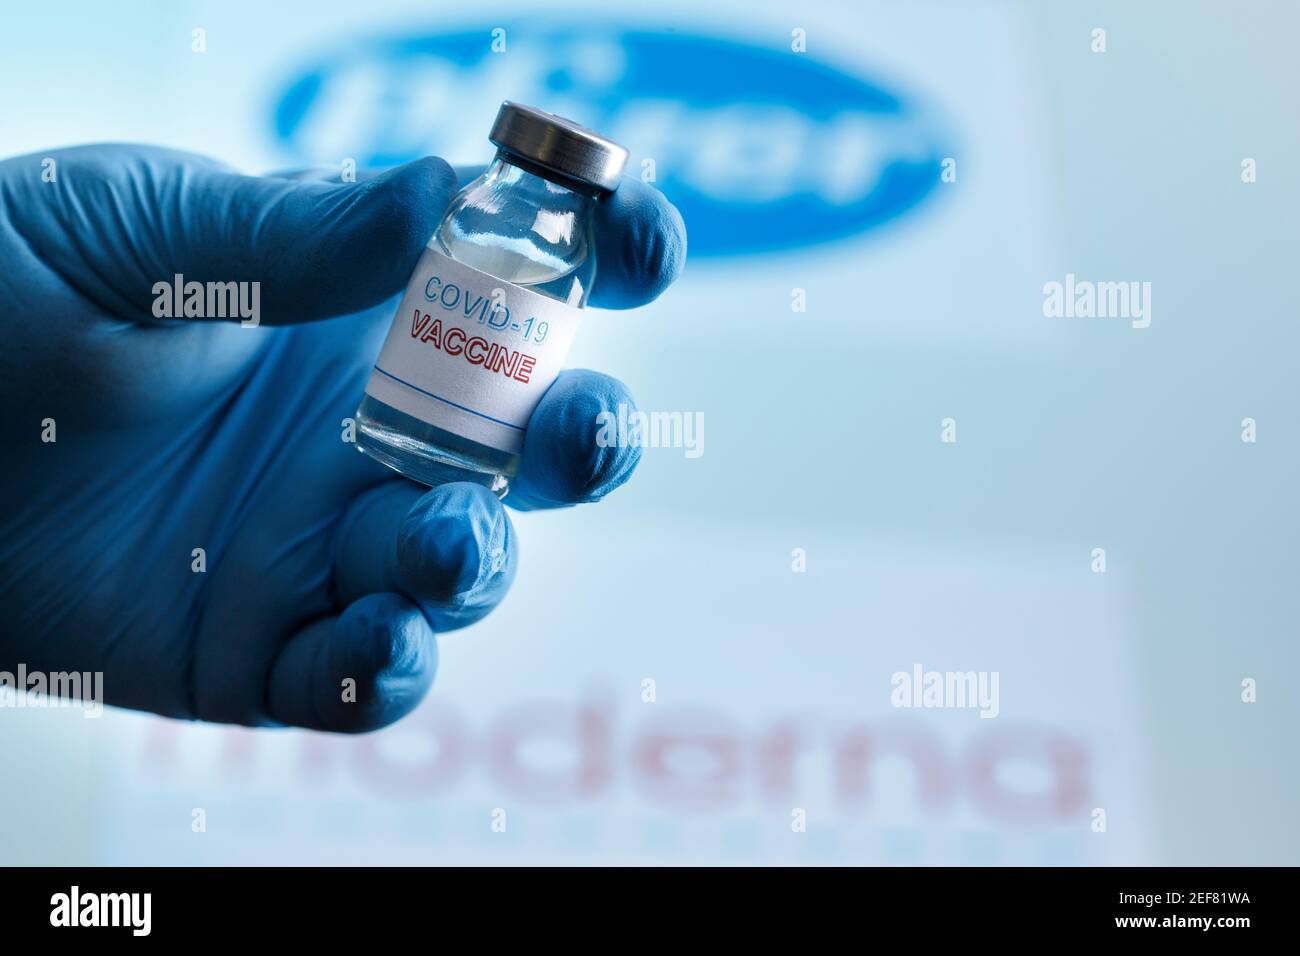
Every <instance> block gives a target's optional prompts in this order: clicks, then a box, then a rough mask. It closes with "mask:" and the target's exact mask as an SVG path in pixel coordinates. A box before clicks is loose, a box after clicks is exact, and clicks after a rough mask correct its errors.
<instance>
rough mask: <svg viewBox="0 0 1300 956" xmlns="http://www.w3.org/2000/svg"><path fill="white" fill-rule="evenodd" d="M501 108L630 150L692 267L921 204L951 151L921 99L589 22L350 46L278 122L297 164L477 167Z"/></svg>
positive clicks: (797, 242)
mask: <svg viewBox="0 0 1300 956" xmlns="http://www.w3.org/2000/svg"><path fill="white" fill-rule="evenodd" d="M494 29H496V31H497V32H496V33H495V34H494V32H493V31H494ZM504 99H513V100H518V101H520V102H524V103H529V104H532V105H536V106H539V107H541V108H543V109H546V110H550V111H551V112H554V113H558V114H560V115H563V116H568V117H571V118H572V119H575V120H577V121H579V122H581V123H584V124H586V125H588V126H591V127H592V128H594V129H597V130H599V131H601V132H602V133H604V134H606V135H608V136H610V137H611V138H613V139H614V140H616V141H618V142H621V143H623V144H624V145H626V146H627V147H628V148H629V149H630V150H631V151H632V159H631V161H630V164H629V168H628V171H629V174H631V175H645V176H647V177H650V176H653V181H654V183H655V185H656V186H658V187H659V188H660V189H662V190H663V191H664V192H665V193H666V194H667V195H668V196H669V198H671V199H672V201H673V202H674V203H676V204H677V206H678V208H679V209H680V210H681V212H682V215H683V216H684V217H685V219H686V222H687V223H688V224H689V226H690V236H691V256H692V258H698V257H701V256H727V255H739V254H744V253H750V252H761V251H767V250H775V249H788V248H793V247H799V246H807V245H812V244H814V243H819V242H825V241H828V240H831V239H836V238H840V237H843V236H849V235H853V234H856V233H860V232H863V231H866V230H869V229H872V228H874V227H876V226H878V225H880V224H882V223H884V222H887V221H889V220H891V219H894V218H896V217H898V216H900V215H902V214H904V213H905V212H907V211H908V210H909V209H912V208H913V207H915V206H916V205H917V204H918V203H919V202H921V201H922V200H923V199H924V198H925V197H926V196H927V195H928V194H929V193H930V192H931V190H932V189H934V187H935V185H936V184H937V183H938V182H939V175H940V172H941V168H942V161H943V158H944V157H945V156H946V155H950V154H951V147H947V148H945V145H946V144H945V140H944V138H943V137H942V136H941V135H940V132H939V131H938V130H937V129H936V128H935V126H934V124H933V123H932V122H931V121H930V120H929V119H928V114H927V113H926V112H925V111H924V110H922V109H921V108H920V107H919V106H918V105H916V104H913V103H911V102H909V101H908V100H907V99H905V98H904V97H903V96H901V95H900V94H898V93H894V92H891V91H889V90H886V89H884V88H882V87H880V86H878V85H875V84H874V83H872V82H869V81H868V80H866V79H864V78H861V77H857V76H850V75H847V74H845V73H844V72H842V71H840V70H837V69H834V68H832V67H830V66H828V65H826V64H824V63H819V62H818V61H817V60H815V59H813V58H812V57H811V55H809V54H806V53H794V52H792V51H790V50H789V49H780V48H771V49H769V48H764V47H758V46H751V45H746V44H742V43H738V42H735V41H732V40H726V39H722V38H718V37H707V36H697V35H688V34H684V33H649V32H640V31H636V30H625V29H620V28H618V27H614V26H603V27H602V26H598V25H597V26H584V27H581V28H571V27H565V28H537V27H533V28H528V29H525V28H522V27H520V28H513V27H507V28H505V31H504V32H502V30H501V29H500V28H494V27H492V26H484V27H482V28H481V29H475V30H464V31H458V32H454V33H439V34H434V35H429V36H409V37H393V38H388V39H383V38H381V39H372V40H366V41H356V42H352V43H350V44H347V45H344V46H341V47H340V48H339V49H337V50H336V51H334V52H333V53H331V54H329V55H327V56H324V57H323V58H321V59H320V60H319V61H318V62H317V63H316V64H315V65H314V66H312V67H310V68H309V69H308V70H307V71H306V72H305V73H303V74H302V75H301V76H300V77H299V78H298V79H297V80H295V81H294V82H293V83H291V84H290V85H289V87H288V88H287V89H286V90H285V91H284V93H283V95H282V96H281V97H280V98H279V100H278V102H277V103H276V106H275V112H274V126H275V133H276V136H277V137H278V138H279V139H280V141H281V142H282V143H283V144H285V145H286V146H287V147H288V149H289V150H290V151H291V152H292V153H293V154H294V155H295V156H296V157H297V159H298V160H299V161H300V162H304V163H324V164H330V165H334V164H338V163H339V162H341V161H343V160H344V159H346V158H351V159H354V160H356V162H357V163H358V164H360V165H371V166H383V165H391V164H395V163H401V162H406V161H408V160H411V159H415V158H417V157H419V156H423V155H428V154H430V153H433V154H437V155H439V156H443V157H445V158H446V159H448V160H450V161H451V162H453V163H475V162H483V161H486V159H487V158H488V157H489V155H490V149H491V147H490V146H488V144H487V127H488V124H489V123H490V122H491V119H492V117H493V116H494V115H495V114H496V109H497V106H498V105H499V104H500V102H501V101H502V100H504Z"/></svg>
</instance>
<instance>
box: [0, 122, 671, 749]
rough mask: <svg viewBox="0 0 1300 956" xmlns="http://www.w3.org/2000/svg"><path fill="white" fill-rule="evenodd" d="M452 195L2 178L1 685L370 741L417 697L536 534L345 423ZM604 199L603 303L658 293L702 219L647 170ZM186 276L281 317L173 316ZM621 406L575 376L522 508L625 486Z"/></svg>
mask: <svg viewBox="0 0 1300 956" xmlns="http://www.w3.org/2000/svg"><path fill="white" fill-rule="evenodd" d="M47 159H52V160H54V165H53V166H51V165H50V164H49V163H48V162H43V161H44V160H47ZM50 170H52V171H53V177H52V181H46V180H47V179H50V178H51V177H50V175H49V171H50ZM43 173H44V174H45V175H43ZM454 191H455V175H454V173H453V172H452V170H451V169H450V168H449V167H448V166H447V165H446V164H445V163H444V162H442V161H441V160H439V159H434V158H428V159H423V160H420V161H418V162H414V163H411V164H409V165H406V166H402V167H400V168H397V169H393V170H390V171H388V172H385V173H382V174H380V175H377V176H374V177H372V178H368V179H365V180H364V181H361V182H356V183H340V182H338V180H337V176H335V177H334V182H332V183H331V182H327V181H325V180H324V179H322V178H315V179H314V178H312V177H310V176H274V177H249V176H242V175H238V174H236V173H234V172H231V171H230V170H229V169H227V168H225V167H223V166H221V165H219V164H218V163H216V162H214V161H212V160H209V159H205V158H203V157H200V156H194V155H190V154H186V153H180V152H175V151H171V150H165V149H157V148H150V147H139V146H121V145H112V146H88V147H78V148H75V149H67V150H58V151H54V152H50V153H48V154H45V155H33V156H24V157H19V158H16V159H10V160H7V161H4V162H0V334H2V336H3V342H4V346H5V347H4V349H3V350H0V399H2V400H3V405H4V408H3V413H0V438H2V439H3V447H4V458H5V465H4V472H3V477H0V481H3V494H4V511H3V515H2V517H0V670H7V671H10V672H14V671H15V670H16V667H17V665H18V664H19V663H20V662H21V663H24V664H25V665H26V666H27V669H28V671H29V672H31V671H42V672H45V673H47V674H48V673H53V672H59V671H80V672H87V671H90V672H93V671H102V672H103V673H104V684H103V686H104V697H105V701H106V702H107V703H110V704H116V705H119V706H123V707H132V708H138V709H141V710H149V711H153V712H156V713H159V714H165V715H168V716H173V717H186V718H199V719H203V720H213V721H226V722H232V723H239V724H247V725H282V724H287V725H297V726H302V727H311V728H316V729H322V730H334V731H365V730H371V729H374V728H378V727H381V726H384V725H385V724H388V723H391V722H392V721H394V720H396V719H397V718H399V717H401V716H402V715H404V714H406V713H407V712H408V711H410V710H411V709H412V708H413V707H415V705H416V704H418V703H419V701H420V699H421V698H422V697H423V696H424V694H425V693H426V691H427V690H428V688H429V686H430V684H431V683H432V680H433V674H434V670H435V666H436V659H437V649H436V644H435V640H434V633H435V631H438V630H447V629H451V628H457V627H463V626H465V625H466V624H469V623H472V622H473V621H476V620H478V619H480V618H481V617H483V616H484V615H485V614H487V613H488V612H489V611H490V610H491V609H492V608H493V607H494V606H495V605H496V604H497V603H498V602H499V601H500V600H501V599H502V597H503V596H504V595H505V593H506V590H507V588H508V587H509V585H510V582H511V581H512V579H513V578H514V575H515V570H516V563H517V561H516V547H515V532H514V530H513V529H512V527H511V523H510V519H509V517H508V516H507V514H506V511H505V509H504V508H503V507H502V505H501V503H500V502H499V501H498V500H497V499H496V498H495V497H494V496H493V495H492V494H491V493H489V492H488V491H486V490H485V489H483V488H481V487H479V486H477V485H473V484H468V483H457V484H449V485H444V486H442V487H439V488H435V489H433V490H429V489H426V488H423V487H421V486H418V485H416V484H413V483H411V482H408V481H406V480H405V479H403V478H400V477H399V476H397V475H396V474H395V473H393V472H391V471H389V470H387V469H386V468H384V467H383V466H381V465H379V464H378V463H376V462H375V461H373V460H371V459H370V458H369V457H368V456H366V455H362V454H359V453H358V452H357V450H356V446H355V445H354V444H350V443H347V442H345V441H344V440H343V434H344V424H343V420H344V419H346V418H350V417H351V416H352V415H353V414H354V412H355V410H356V406H357V403H358V400H359V399H360V397H361V394H362V391H363V388H364V385H365V381H366V378H367V376H368V374H369V372H370V369H371V366H372V365H373V364H374V360H375V356H376V355H377V354H378V351H379V347H380V345H381V344H382V342H383V338H384V335H385V334H386V332H387V329H388V326H389V323H390V321H391V319H392V315H393V311H394V309H395V307H396V296H397V294H398V293H400V292H401V290H402V289H403V287H404V286H405V283H406V281H407V279H408V277H409V275H410V273H411V270H412V269H413V267H414V265H415V262H416V260H417V258H418V257H419V255H420V252H421V250H422V249H423V247H424V245H425V243H426V242H427V241H428V238H429V236H431V235H432V234H433V231H434V229H435V227H436V226H437V224H438V221H439V219H440V217H441V215H442V213H443V211H444V209H445V207H446V205H447V203H448V201H449V199H450V197H451V195H452V194H453V193H454ZM598 208H599V212H598V219H597V223H596V227H595V228H596V234H597V237H598V243H599V245H598V256H599V263H600V268H599V270H598V278H597V282H596V285H595V287H594V289H593V292H592V296H591V303H592V304H593V305H596V306H606V307H610V308H627V307H632V306H636V305H640V304H642V303H645V302H649V301H650V300H652V299H654V298H655V297H656V296H657V295H658V294H659V293H660V292H661V291H662V290H663V289H664V288H665V287H666V286H667V285H668V284H669V283H670V282H671V281H672V280H673V279H674V278H675V277H676V276H677V274H678V272H679V271H680V269H681V265H682V260H683V257H684V255H685V234H684V231H683V227H682V222H681V218H680V216H679V215H678V214H677V211H676V210H675V209H674V208H673V207H672V206H671V205H669V204H668V203H667V201H666V200H664V199H663V198H662V197H661V196H660V195H659V194H658V193H657V192H655V191H654V190H652V189H650V188H649V187H647V186H644V185H643V184H642V183H640V182H639V181H637V180H633V179H629V180H626V181H625V182H624V183H623V184H622V185H621V186H620V187H619V189H618V190H617V191H616V192H615V193H614V194H613V195H612V196H611V197H609V198H608V199H607V200H606V201H603V202H602V203H601V204H600V206H599V207H598ZM177 273H179V274H181V275H183V276H184V279H185V281H187V282H189V281H198V282H208V281H216V282H231V281H249V282H251V281H257V282H260V283H261V288H260V294H261V322H262V325H261V326H260V327H256V328H251V327H249V328H246V327H241V326H240V324H239V323H238V322H237V321H220V320H198V319H188V320H187V319H174V320H172V319H156V318H154V316H153V313H152V306H153V301H154V293H153V286H154V284H155V283H157V282H168V283H170V282H171V281H172V277H173V276H174V275H175V274H177ZM620 402H625V403H629V404H631V399H630V398H629V396H628V394H627V391H626V389H625V388H624V386H623V385H622V384H621V383H620V382H618V381H616V380H614V379H612V378H608V377H606V376H604V375H600V374H598V373H596V372H590V371H582V370H579V371H569V372H565V373H564V374H563V375H562V376H561V377H560V378H559V379H558V380H557V381H556V382H555V384H554V385H553V386H552V387H551V389H550V390H549V391H548V392H547V393H546V395H545V397H544V398H543V400H542V403H541V404H540V405H539V406H538V408H537V411H536V413H535V414H534V415H533V417H532V420H531V422H530V423H529V429H528V434H527V439H526V444H525V447H524V450H523V455H522V466H521V471H520V474H519V475H518V476H517V478H516V479H515V480H514V481H513V482H512V487H511V491H510V494H509V496H508V498H507V502H508V503H509V504H511V505H514V506H518V507H528V508H552V507H561V506H565V505H571V504H575V503H580V502H591V501H597V500H599V499H600V498H602V497H604V496H605V495H606V494H608V493H609V492H610V491H612V490H613V489H614V488H617V487H618V486H619V485H621V484H622V483H623V482H624V481H626V480H627V478H628V476H629V474H630V473H631V471H632V469H633V468H634V467H635V465H636V463H637V459H638V456H639V453H638V450H637V449H636V448H601V447H598V446H597V445H596V442H595V435H596V432H597V426H596V416H597V414H598V413H599V412H601V411H606V410H608V411H616V409H617V407H618V405H619V403H620ZM51 429H53V433H52V437H53V438H54V439H55V440H54V441H47V440H43V438H45V439H48V438H49V437H51ZM199 548H201V549H203V552H204V560H205V562H206V570H205V571H202V572H196V571H195V570H194V568H195V566H196V564H197V563H198V558H197V557H196V556H195V553H194V552H195V549H199ZM349 678H350V679H351V680H353V681H355V702H345V700H344V697H345V694H344V689H343V688H344V681H345V680H347V679H349Z"/></svg>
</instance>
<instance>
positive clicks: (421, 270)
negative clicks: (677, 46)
mask: <svg viewBox="0 0 1300 956" xmlns="http://www.w3.org/2000/svg"><path fill="white" fill-rule="evenodd" d="M488 138H489V140H490V141H491V142H492V143H493V144H494V145H496V147H497V154H496V158H495V159H494V160H493V161H492V164H491V165H490V166H489V167H488V168H487V171H486V172H484V173H483V175H481V176H480V177H478V179H475V180H474V181H473V182H471V183H469V184H468V185H467V186H466V187H465V188H464V189H462V190H461V191H460V193H458V194H457V196H456V197H455V199H453V200H452V203H451V205H450V206H449V207H448V209H447V212H446V215H445V216H444V217H443V219H442V222H441V223H440V224H439V226H438V229H437V231H436V232H435V233H434V235H433V237H432V238H431V239H430V240H429V245H428V247H427V248H426V249H425V252H424V254H423V255H422V256H421V259H420V262H419V264H418V265H417V266H416V270H415V272H414V273H413V274H412V276H411V281H410V283H409V284H408V286H407V290H406V294H405V295H404V296H403V298H402V303H401V305H400V306H399V307H398V311H397V315H396V316H395V317H394V320H393V326H392V328H391V329H390V330H389V334H388V339H387V340H386V341H385V343H384V348H383V350H382V351H381V352H380V356H379V359H378V361H377V362H376V363H375V370H374V371H373V372H372V373H371V377H370V381H369V383H368V384H367V385H366V394H365V396H364V397H363V398H362V400H361V406H360V407H359V408H358V409H357V414H356V422H357V447H358V448H359V449H361V450H362V451H364V452H365V453H367V454H368V455H371V456H372V457H374V458H376V459H378V460H379V461H381V462H383V463H384V464H385V465H388V466H389V467H390V468H393V469H394V470H396V471H399V472H401V473H402V474H403V475H405V476H407V477H408V478H412V479H414V480H415V481H418V482H421V483H422V484H426V485H438V484H442V483H444V482H448V481H472V482H476V483H478V484H481V485H485V486H486V487H488V488H490V489H491V490H492V491H493V492H494V493H496V494H497V495H499V496H504V495H505V493H506V491H507V490H508V488H509V482H510V478H511V477H512V476H513V475H514V474H515V472H516V471H517V469H518V467H519V454H520V451H521V450H522V447H523V437H524V430H525V427H526V425H527V422H528V417H529V415H531V414H532V410H533V409H534V408H535V407H536V405H537V402H538V400H540V398H541V396H542V394H543V393H544V392H545V390H546V388H547V387H549V385H550V383H551V382H552V381H554V379H555V376H556V374H558V372H559V370H560V365H561V363H562V362H563V359H564V354H565V353H566V352H567V351H568V346H569V343H570V342H571V341H572V338H573V335H574V333H575V332H576V330H577V322H578V314H579V312H578V310H580V309H582V308H583V306H585V305H586V302H587V296H588V294H589V293H590V291H591V286H592V282H593V281H594V280H595V276H596V250H595V244H594V242H593V238H592V218H593V215H592V214H593V210H594V207H595V204H596V203H597V202H598V201H599V200H600V198H601V197H602V196H603V195H606V194H608V193H609V192H612V191H613V190H614V188H615V187H616V186H617V185H618V180H619V178H620V177H621V175H622V172H623V167H624V166H625V165H626V163H627V150H625V149H624V148H623V147H621V146H619V145H617V144H615V143H613V142H610V141H609V140H607V139H605V138H604V137H602V136H599V135H598V134H596V133H594V132H592V131H591V130H589V129H586V128H585V127H582V126H579V125H577V124H576V123H573V122H570V121H569V120H566V119H562V118H560V117H558V116H555V115H553V114H550V113H546V112H543V111H541V110H537V109H533V108H532V107H528V106H522V105H519V104H516V103H511V102H508V101H507V102H505V103H502V104H501V109H500V110H499V112H498V113H497V118H496V122H495V123H494V124H493V127H492V132H491V133H490V135H489V137H488Z"/></svg>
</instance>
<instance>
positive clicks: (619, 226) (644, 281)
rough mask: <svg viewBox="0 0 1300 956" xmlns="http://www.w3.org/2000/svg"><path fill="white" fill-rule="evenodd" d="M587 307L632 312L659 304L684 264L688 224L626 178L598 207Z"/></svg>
mask: <svg viewBox="0 0 1300 956" xmlns="http://www.w3.org/2000/svg"><path fill="white" fill-rule="evenodd" d="M595 233H596V262H597V268H596V284H595V286H594V287H593V289H592V292H591V304H592V305H594V306H597V307H599V308H603V309H634V308H636V307H637V306H641V305H645V304H646V303H649V302H653V301H654V300H655V299H657V298H658V297H659V296H660V295H661V294H662V293H663V291H664V290H665V289H667V288H668V287H669V286H670V285H672V284H673V283H674V282H675V281H677V277H678V276H679V275H681V273H682V268H683V266H684V265H685V264H686V224H685V223H684V222H683V221H682V215H681V213H679V212H678V211H677V207H676V206H674V205H673V204H672V203H670V202H669V201H668V200H667V199H666V198H665V197H664V194H663V193H661V192H659V190H657V189H654V188H653V187H651V186H648V185H646V184H645V183H643V182H641V181H640V180H639V179H633V178H631V177H624V179H623V181H622V182H621V183H620V184H619V187H618V189H616V190H615V191H614V192H612V193H611V194H609V195H608V196H605V197H604V198H603V199H601V200H600V202H598V203H597V204H596V215H595Z"/></svg>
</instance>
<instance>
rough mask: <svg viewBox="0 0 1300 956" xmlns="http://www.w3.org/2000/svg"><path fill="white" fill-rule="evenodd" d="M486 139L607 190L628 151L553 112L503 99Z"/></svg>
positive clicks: (618, 175)
mask: <svg viewBox="0 0 1300 956" xmlns="http://www.w3.org/2000/svg"><path fill="white" fill-rule="evenodd" d="M488 139H489V140H491V141H492V142H493V143H495V144H496V145H497V146H498V147H500V148H501V149H503V150H505V151H506V152H508V153H513V154H514V155H516V156H520V157H522V158H524V159H526V160H529V161H531V162H534V163H536V164H537V165H538V166H542V167H544V168H546V169H549V170H552V171H553V172H557V173H559V174H560V175H562V176H567V177H568V178H569V179H576V180H577V181H578V182H580V183H583V184H585V185H587V186H592V187H594V188H596V189H601V190H604V191H606V192H613V190H614V188H615V187H616V186H618V180H619V177H620V176H622V175H623V167H624V166H626V165H627V150H626V149H624V148H623V147H622V146H620V145H618V143H615V142H611V141H610V140H607V139H605V137H603V136H601V135H600V134H599V133H596V132H593V131H592V130H589V129H587V127H585V126H579V125H578V124H577V123H575V122H573V121H572V120H567V119H565V118H564V117H562V116H556V115H555V114H554V113H547V112H545V111H543V110H539V109H534V108H533V107H531V106H524V105H523V104H521V103H511V102H510V101H509V100H506V101H505V102H504V103H502V104H501V109H500V110H498V111H497V119H496V122H495V123H493V124H492V132H491V133H489V134H488Z"/></svg>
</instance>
